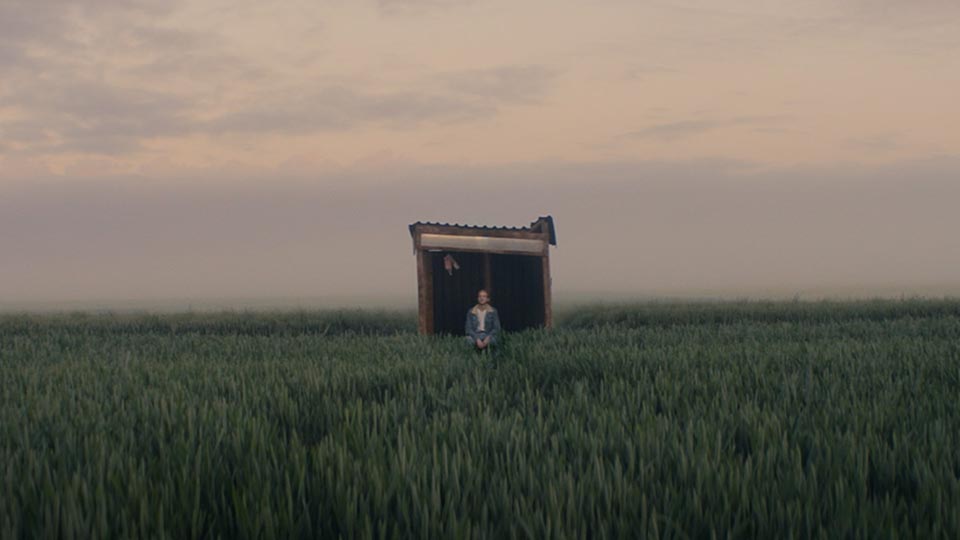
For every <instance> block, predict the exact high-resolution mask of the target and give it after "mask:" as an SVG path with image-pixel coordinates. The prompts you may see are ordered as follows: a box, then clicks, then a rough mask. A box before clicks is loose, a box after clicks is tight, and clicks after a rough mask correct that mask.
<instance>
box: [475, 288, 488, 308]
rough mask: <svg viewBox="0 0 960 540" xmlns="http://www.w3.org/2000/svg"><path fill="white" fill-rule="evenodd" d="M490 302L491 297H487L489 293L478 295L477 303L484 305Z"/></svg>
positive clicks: (483, 292)
mask: <svg viewBox="0 0 960 540" xmlns="http://www.w3.org/2000/svg"><path fill="white" fill-rule="evenodd" d="M489 301H490V296H489V295H487V291H480V294H478V295H477V302H478V303H479V304H480V305H484V304H486V303H487V302H489Z"/></svg>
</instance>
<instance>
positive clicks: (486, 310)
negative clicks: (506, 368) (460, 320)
mask: <svg viewBox="0 0 960 540" xmlns="http://www.w3.org/2000/svg"><path fill="white" fill-rule="evenodd" d="M464 330H465V332H466V334H467V335H466V338H465V339H466V340H467V342H468V343H470V344H471V345H473V346H474V347H475V350H476V351H477V352H480V351H483V350H484V349H488V348H491V349H492V347H493V346H495V345H496V344H497V338H498V337H499V336H500V315H498V314H497V310H496V308H494V307H493V306H491V305H490V295H489V294H488V293H487V291H486V290H485V289H480V291H479V292H478V293H477V305H475V306H473V307H472V308H470V311H468V312H467V324H466V327H465V328H464Z"/></svg>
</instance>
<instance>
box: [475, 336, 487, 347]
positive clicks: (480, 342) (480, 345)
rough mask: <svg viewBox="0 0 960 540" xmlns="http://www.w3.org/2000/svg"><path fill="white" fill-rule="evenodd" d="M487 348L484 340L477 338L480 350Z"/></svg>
mask: <svg viewBox="0 0 960 540" xmlns="http://www.w3.org/2000/svg"><path fill="white" fill-rule="evenodd" d="M486 346H487V344H486V343H485V342H484V340H482V339H480V338H477V347H479V348H481V349H482V348H484V347H486Z"/></svg>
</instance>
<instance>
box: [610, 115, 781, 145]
mask: <svg viewBox="0 0 960 540" xmlns="http://www.w3.org/2000/svg"><path fill="white" fill-rule="evenodd" d="M785 118H786V117H784V116H779V115H768V116H762V115H758V116H737V117H733V118H727V119H720V120H716V119H698V120H680V121H676V122H664V123H660V124H654V125H651V126H648V127H645V128H643V129H640V130H638V131H632V132H630V133H627V134H625V137H627V138H632V139H655V140H661V141H673V140H677V139H682V138H685V137H692V136H695V135H701V134H703V133H707V132H710V131H715V130H718V129H724V128H729V127H739V126H755V127H756V128H757V129H763V130H767V131H769V130H771V129H772V130H777V129H780V128H779V127H777V124H778V123H780V122H781V121H783V120H784V119H785Z"/></svg>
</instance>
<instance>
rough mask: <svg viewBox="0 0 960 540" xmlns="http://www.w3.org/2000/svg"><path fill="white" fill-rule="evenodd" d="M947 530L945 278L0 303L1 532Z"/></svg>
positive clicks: (951, 391)
mask: <svg viewBox="0 0 960 540" xmlns="http://www.w3.org/2000/svg"><path fill="white" fill-rule="evenodd" d="M638 536H649V537H663V538H745V537H746V538H751V537H757V538H820V537H823V538H902V537H914V538H958V537H960V301H954V300H899V301H893V300H890V301H886V300H883V301H881V300H876V301H863V302H814V303H804V302H727V303H649V304H635V305H593V306H582V307H577V308H576V309H574V308H572V307H571V308H569V309H567V310H565V311H564V312H562V313H559V314H558V320H557V327H556V328H555V329H554V330H552V331H543V330H535V331H526V332H521V333H515V334H510V335H508V336H506V343H505V346H504V349H503V350H502V351H501V352H500V354H499V355H497V356H496V357H492V358H491V357H490V356H488V355H476V354H474V353H472V352H470V351H467V350H464V348H463V345H462V342H461V341H460V339H458V338H454V337H443V338H427V337H421V336H418V335H417V334H416V332H415V320H414V316H413V314H412V313H408V312H399V313H395V312H373V311H339V312H319V311H317V312H289V313H220V314H207V313H194V314H173V315H119V314H114V315H90V314H69V315H67V314H65V315H6V316H2V317H0V537H2V538H59V537H63V538H77V537H79V538H87V537H119V538H137V537H170V538H201V537H202V538H217V537H221V538H275V537H279V538H290V537H304V538H309V537H324V538H338V537H343V538H400V537H403V538H408V537H423V538H485V537H498V538H623V537H631V538H632V537H638Z"/></svg>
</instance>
